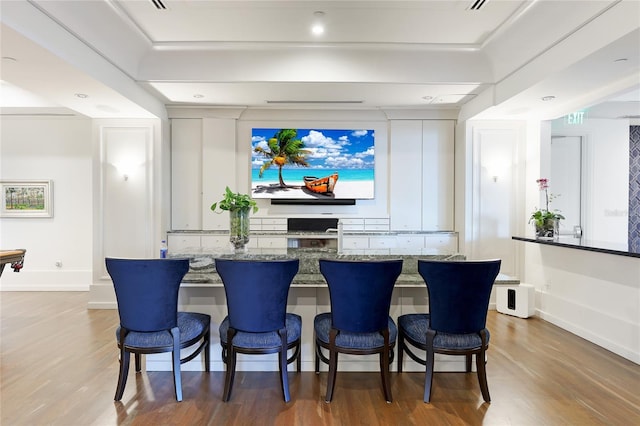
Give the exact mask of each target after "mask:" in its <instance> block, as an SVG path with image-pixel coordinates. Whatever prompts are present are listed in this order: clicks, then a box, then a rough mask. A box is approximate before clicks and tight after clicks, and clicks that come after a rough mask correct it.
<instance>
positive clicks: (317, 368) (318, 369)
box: [313, 333, 320, 374]
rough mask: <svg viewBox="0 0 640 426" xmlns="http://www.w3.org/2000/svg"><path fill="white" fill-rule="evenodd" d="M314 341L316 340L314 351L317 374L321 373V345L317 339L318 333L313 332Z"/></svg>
mask: <svg viewBox="0 0 640 426" xmlns="http://www.w3.org/2000/svg"><path fill="white" fill-rule="evenodd" d="M313 342H314V346H315V351H314V358H313V360H314V364H315V372H316V374H320V354H319V352H320V345H319V344H318V341H317V340H316V335H315V333H313Z"/></svg>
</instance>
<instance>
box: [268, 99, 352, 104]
mask: <svg viewBox="0 0 640 426" xmlns="http://www.w3.org/2000/svg"><path fill="white" fill-rule="evenodd" d="M266 102H267V103H268V104H361V103H364V101H294V100H288V101H287V100H282V101H274V100H267V101H266Z"/></svg>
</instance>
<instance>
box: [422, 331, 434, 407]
mask: <svg viewBox="0 0 640 426" xmlns="http://www.w3.org/2000/svg"><path fill="white" fill-rule="evenodd" d="M435 334H436V333H435V331H433V330H427V351H426V352H427V362H426V364H427V365H426V370H427V371H426V374H425V378H424V402H430V401H431V386H432V385H433V364H434V358H435V354H434V352H433V338H434V337H435Z"/></svg>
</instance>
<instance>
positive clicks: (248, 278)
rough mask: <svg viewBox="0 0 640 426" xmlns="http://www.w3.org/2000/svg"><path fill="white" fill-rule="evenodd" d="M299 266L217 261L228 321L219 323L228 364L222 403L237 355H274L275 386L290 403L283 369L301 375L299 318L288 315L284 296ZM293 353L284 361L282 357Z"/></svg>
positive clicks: (293, 262) (295, 262)
mask: <svg viewBox="0 0 640 426" xmlns="http://www.w3.org/2000/svg"><path fill="white" fill-rule="evenodd" d="M299 263H300V261H299V260H298V259H290V260H269V261H267V260H231V259H216V260H215V264H216V271H217V272H218V275H220V278H222V283H223V284H224V290H225V293H226V296H227V310H228V316H227V317H226V318H225V319H224V320H223V321H222V323H221V324H220V344H221V346H222V360H223V361H224V363H225V364H226V365H227V373H226V376H225V382H224V393H223V396H222V400H223V401H229V398H230V397H231V389H232V387H233V379H234V377H235V372H236V354H237V353H242V354H273V353H277V354H278V365H279V367H280V384H281V386H282V393H283V396H284V400H285V401H286V402H289V401H290V400H291V397H290V395H289V380H288V378H287V365H288V364H290V363H292V362H293V361H294V360H297V364H296V365H297V368H298V371H300V364H301V362H300V336H301V334H302V318H300V316H299V315H296V314H290V313H287V297H288V295H289V287H290V286H291V281H293V277H294V276H295V275H296V273H297V272H298V267H299ZM289 349H293V354H292V356H291V357H290V358H287V352H288V350H289Z"/></svg>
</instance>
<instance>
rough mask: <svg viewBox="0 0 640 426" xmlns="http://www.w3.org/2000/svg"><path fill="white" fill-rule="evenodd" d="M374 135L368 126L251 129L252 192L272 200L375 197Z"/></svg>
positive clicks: (325, 199) (254, 196)
mask: <svg viewBox="0 0 640 426" xmlns="http://www.w3.org/2000/svg"><path fill="white" fill-rule="evenodd" d="M374 141H375V134H374V131H373V130H365V129H266V128H254V129H252V132H251V144H252V157H251V160H252V163H251V195H252V197H253V198H270V199H273V200H278V199H280V200H293V201H295V200H307V201H310V202H312V201H313V200H317V201H322V200H324V201H329V200H336V201H339V200H362V199H373V198H374V182H375V180H374V165H375V143H374Z"/></svg>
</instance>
